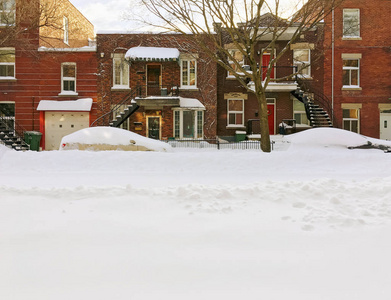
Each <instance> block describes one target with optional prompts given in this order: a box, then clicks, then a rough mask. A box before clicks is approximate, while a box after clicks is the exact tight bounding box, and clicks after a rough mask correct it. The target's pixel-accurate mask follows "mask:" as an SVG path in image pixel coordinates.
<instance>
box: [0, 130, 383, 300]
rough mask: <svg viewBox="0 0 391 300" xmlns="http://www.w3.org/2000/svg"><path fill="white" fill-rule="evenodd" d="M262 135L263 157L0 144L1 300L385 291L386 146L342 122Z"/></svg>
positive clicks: (328, 295)
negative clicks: (270, 143)
mask: <svg viewBox="0 0 391 300" xmlns="http://www.w3.org/2000/svg"><path fill="white" fill-rule="evenodd" d="M316 131H318V134H319V136H320V135H321V137H314V136H312V134H313V133H314V132H316ZM91 135H92V136H93V135H94V134H91ZM120 136H122V135H120ZM359 137H360V136H359ZM82 138H83V139H86V140H88V141H89V142H96V141H98V142H99V141H101V139H102V137H101V136H100V137H99V139H97V140H94V139H93V137H91V136H82ZM272 138H273V139H274V140H276V144H275V147H274V148H275V149H278V150H276V151H273V152H272V153H262V152H260V151H255V150H251V151H244V150H213V151H205V150H204V151H200V150H197V149H186V151H183V150H182V149H176V148H175V149H174V150H173V151H171V152H169V153H162V152H145V151H139V152H132V153H130V152H127V151H97V152H93V151H47V152H45V151H44V152H35V151H26V152H17V151H7V150H6V148H4V147H1V146H0V153H1V154H0V155H3V158H2V159H0V207H1V209H0V225H1V226H0V237H1V238H0V257H1V259H0V299H12V300H30V299H40V300H52V299H55V300H68V299H74V300H84V299H94V300H107V299H115V300H128V299H136V300H156V299H162V300H166V299H170V300H183V299H186V300H196V299H197V300H199V299H203V300H215V299H226V300H237V299H250V300H253V299H268V300H269V299H270V300H286V299H289V300H314V299H315V300H318V299H327V300H329V299H332V300H346V299H355V300H368V299H376V300H388V299H389V298H390V295H391V284H390V269H391V258H390V253H391V240H390V239H389V238H386V237H387V236H390V235H391V200H390V199H391V172H390V170H391V154H389V153H384V152H383V151H379V150H376V149H360V150H349V149H348V148H347V146H351V145H357V144H360V143H361V140H360V139H359V138H358V137H357V135H354V134H351V133H347V132H345V131H342V130H327V129H326V130H314V131H312V130H311V131H308V132H302V133H298V134H296V135H292V136H290V137H288V136H285V137H284V138H283V139H277V138H276V137H272ZM280 138H281V137H280ZM288 138H289V139H290V142H287V141H286V139H288ZM363 138H364V140H365V142H366V140H367V138H365V137H363ZM128 139H129V138H127V139H124V141H128ZM77 140H79V139H77ZM115 140H116V141H119V140H120V138H119V137H115ZM326 140H327V141H328V142H329V143H330V144H327V143H326ZM368 140H372V139H368ZM365 142H364V143H365ZM380 142H382V141H380ZM382 143H383V142H382ZM282 144H284V145H290V147H282V146H281V145H282ZM296 147H297V149H298V150H300V151H292V149H295V148H296Z"/></svg>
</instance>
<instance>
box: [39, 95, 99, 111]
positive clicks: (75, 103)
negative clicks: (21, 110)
mask: <svg viewBox="0 0 391 300" xmlns="http://www.w3.org/2000/svg"><path fill="white" fill-rule="evenodd" d="M91 107H92V98H84V99H78V100H71V101H53V100H41V101H39V104H38V107H37V110H41V111H91Z"/></svg>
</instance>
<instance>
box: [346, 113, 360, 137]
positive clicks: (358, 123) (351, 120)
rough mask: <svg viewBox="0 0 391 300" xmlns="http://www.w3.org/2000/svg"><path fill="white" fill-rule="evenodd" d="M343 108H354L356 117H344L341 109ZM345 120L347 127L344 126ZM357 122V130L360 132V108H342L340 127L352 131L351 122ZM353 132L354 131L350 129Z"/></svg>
mask: <svg viewBox="0 0 391 300" xmlns="http://www.w3.org/2000/svg"><path fill="white" fill-rule="evenodd" d="M344 110H356V112H357V118H350V117H344V116H343V111H344ZM345 122H349V128H346V127H345ZM353 122H357V132H356V133H360V109H358V108H343V109H342V128H343V129H345V130H348V131H352V123H353ZM352 132H355V131H352Z"/></svg>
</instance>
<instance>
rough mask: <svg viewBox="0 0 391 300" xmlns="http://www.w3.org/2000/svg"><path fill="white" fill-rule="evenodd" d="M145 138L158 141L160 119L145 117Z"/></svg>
mask: <svg viewBox="0 0 391 300" xmlns="http://www.w3.org/2000/svg"><path fill="white" fill-rule="evenodd" d="M147 137H149V138H151V139H155V140H160V117H147Z"/></svg>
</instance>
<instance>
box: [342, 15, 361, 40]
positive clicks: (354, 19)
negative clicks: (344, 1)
mask: <svg viewBox="0 0 391 300" xmlns="http://www.w3.org/2000/svg"><path fill="white" fill-rule="evenodd" d="M342 36H343V37H344V38H359V37H360V10H359V9H344V10H343V33H342Z"/></svg>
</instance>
